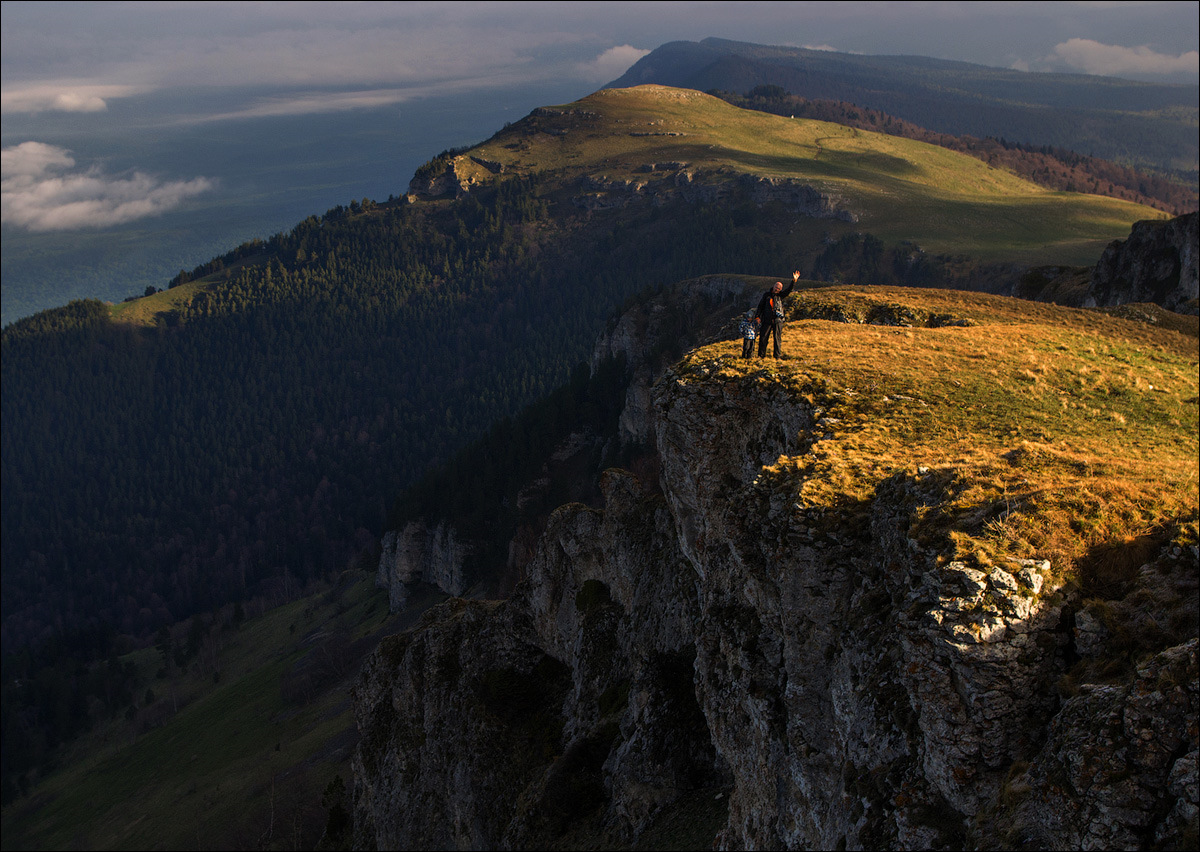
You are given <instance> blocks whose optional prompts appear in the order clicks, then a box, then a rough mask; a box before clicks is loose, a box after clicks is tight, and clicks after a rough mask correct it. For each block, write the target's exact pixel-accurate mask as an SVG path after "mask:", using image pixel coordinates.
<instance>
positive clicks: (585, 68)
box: [576, 44, 650, 83]
mask: <svg viewBox="0 0 1200 852" xmlns="http://www.w3.org/2000/svg"><path fill="white" fill-rule="evenodd" d="M649 52H650V51H648V50H641V49H640V48H636V47H634V46H632V45H629V44H622V45H619V46H618V47H610V48H609V49H608V50H606V51H604V52H603V53H601V54H600V55H599V56H597V57H596V58H595V59H593V60H592V61H591V62H581V63H579V65H578V66H576V67H577V68H578V70H579V75H580V76H581V77H582V78H583V79H585V80H591V81H593V82H596V83H607V82H609V81H610V80H615V79H616V78H617V77H620V76H621V75H622V74H624V73H625V72H626V71H628V70H629V69H630V67H631V66H632V65H633V64H634V63H635V62H637V61H638V60H639V59H641V58H642V57H643V56H645V55H646V54H648V53H649Z"/></svg>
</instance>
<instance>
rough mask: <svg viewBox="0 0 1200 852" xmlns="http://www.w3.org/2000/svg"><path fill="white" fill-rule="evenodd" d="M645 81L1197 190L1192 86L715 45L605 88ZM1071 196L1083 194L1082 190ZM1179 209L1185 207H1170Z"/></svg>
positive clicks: (658, 60)
mask: <svg viewBox="0 0 1200 852" xmlns="http://www.w3.org/2000/svg"><path fill="white" fill-rule="evenodd" d="M645 83H659V84H662V85H667V86H679V87H686V88H690V89H697V90H699V91H703V92H707V91H714V90H715V91H722V92H736V93H745V92H750V91H751V90H752V89H754V88H755V87H757V86H779V87H781V88H783V89H784V90H786V91H788V92H791V93H793V94H794V95H796V96H798V97H800V98H802V99H806V100H816V101H835V102H842V103H848V104H853V105H855V106H857V107H859V108H860V109H866V110H878V111H881V112H883V113H887V114H888V115H891V116H894V117H896V118H898V119H902V120H904V121H907V122H911V123H912V124H915V125H917V126H919V127H922V128H927V129H928V130H930V131H933V132H934V133H939V134H950V135H953V136H972V137H976V138H978V139H985V138H989V137H990V138H993V139H1007V140H1009V142H1010V143H1018V144H1022V145H1029V146H1034V147H1035V149H1037V150H1040V149H1041V148H1042V146H1049V147H1050V148H1053V149H1065V150H1067V151H1073V152H1078V153H1080V154H1083V153H1086V154H1088V155H1089V156H1091V157H1099V158H1103V159H1106V160H1112V161H1114V162H1117V163H1122V164H1126V165H1131V166H1134V167H1136V168H1140V169H1149V170H1152V171H1154V172H1156V173H1160V174H1164V175H1167V176H1170V177H1172V178H1173V179H1174V180H1176V181H1177V182H1179V183H1181V184H1182V185H1183V186H1185V187H1187V188H1190V189H1191V191H1192V193H1193V194H1194V193H1195V192H1196V188H1197V178H1198V175H1197V161H1198V159H1200V142H1197V137H1196V123H1197V115H1198V114H1200V90H1198V88H1197V87H1195V86H1177V85H1156V84H1151V83H1137V82H1133V81H1129V80H1121V79H1117V78H1114V77H1096V76H1090V75H1083V74H1031V73H1026V72H1021V71H1013V70H1009V69H1002V68H989V67H986V66H983V65H974V64H971V63H966V62H952V61H948V60H942V59H930V58H927V57H920V56H863V55H858V54H849V53H835V52H832V51H823V50H807V49H804V48H798V47H772V46H766V45H758V44H748V43H744V42H737V41H729V40H727V39H720V38H707V39H704V40H703V41H701V42H689V41H676V42H670V43H668V44H664V45H662V46H661V47H659V48H658V49H656V50H654V51H652V52H651V53H649V54H648V55H646V56H644V57H642V58H641V59H640V60H638V62H636V63H635V64H634V65H633V66H632V67H631V68H630V69H629V70H628V71H627V72H625V74H624V75H622V76H621V77H620V78H618V79H617V80H615V81H613V82H612V83H610V84H609V85H610V86H637V85H642V84H645ZM796 114H797V115H799V113H796ZM830 120H835V121H836V120H839V119H830ZM870 129H872V130H880V131H882V132H894V131H893V130H889V129H887V128H885V127H871V128H870ZM939 144H940V143H939ZM1095 176H1096V177H1097V178H1098V179H1099V180H1101V181H1106V180H1112V178H1106V177H1103V176H1101V175H1099V174H1096V175H1095ZM1115 183H1116V182H1115V181H1114V184H1115ZM1079 189H1080V191H1083V192H1088V191H1093V190H1089V189H1088V188H1087V185H1086V184H1085V183H1080V184H1079ZM1142 194H1143V195H1151V197H1154V196H1152V194H1151V193H1145V192H1143V193H1142ZM1163 200H1165V199H1163ZM1167 209H1171V208H1167ZM1186 209H1191V208H1185V209H1182V210H1181V209H1178V208H1175V210H1174V212H1181V213H1182V212H1186Z"/></svg>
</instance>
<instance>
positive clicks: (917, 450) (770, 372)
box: [691, 287, 1200, 570]
mask: <svg viewBox="0 0 1200 852" xmlns="http://www.w3.org/2000/svg"><path fill="white" fill-rule="evenodd" d="M791 302H792V304H791V306H790V310H791V314H792V316H793V317H803V316H804V315H806V314H821V315H828V314H829V313H830V311H831V310H834V309H836V310H838V311H840V312H841V313H842V314H845V315H848V316H851V317H854V316H863V315H865V314H866V313H868V312H870V311H871V310H873V309H874V310H875V311H876V313H882V314H883V315H884V316H901V315H903V316H910V317H916V318H917V320H918V321H923V319H924V318H927V317H929V316H931V315H932V316H935V317H937V316H941V317H942V321H946V320H947V319H949V318H957V319H959V320H963V321H967V322H969V323H971V324H970V325H965V326H948V327H940V328H930V327H893V326H883V325H868V324H860V323H858V322H850V323H847V322H835V321H830V320H825V319H795V318H793V319H792V320H791V321H790V322H789V323H788V325H787V328H786V330H785V332H784V335H783V345H784V352H785V353H790V355H791V357H790V358H788V359H786V360H783V361H781V362H775V361H767V362H765V363H764V362H760V361H757V360H752V361H743V360H741V359H740V358H739V357H738V355H739V354H740V341H729V342H722V343H718V344H714V345H712V346H709V347H706V348H705V349H702V350H699V351H697V352H696V353H694V354H693V355H692V356H691V358H692V363H694V364H697V365H699V364H707V365H708V370H709V372H710V375H711V374H713V370H714V369H715V370H717V371H718V372H717V373H716V374H717V375H722V376H724V377H725V378H727V379H735V380H748V381H772V382H780V383H783V384H784V385H786V386H789V387H792V388H794V389H795V392H796V393H797V394H802V395H803V394H805V393H807V391H806V390H805V388H811V387H814V386H819V385H821V384H822V383H827V387H828V389H829V390H830V391H832V393H830V394H826V400H829V401H830V402H827V403H826V404H828V406H829V410H828V411H827V413H826V415H825V416H827V417H830V418H834V419H836V420H837V421H839V422H838V423H836V424H835V425H832V426H831V427H830V428H829V429H828V434H827V435H826V436H825V437H824V438H822V439H820V440H818V441H817V442H816V443H815V444H814V445H813V447H812V449H811V450H810V451H809V452H807V453H804V454H801V455H797V456H791V457H782V458H780V459H779V460H778V463H777V465H776V467H775V469H774V471H773V473H774V475H775V476H783V477H785V478H791V479H792V480H793V481H794V482H795V483H796V484H797V485H796V487H797V499H798V500H799V501H800V502H802V503H803V504H806V505H813V506H820V505H827V506H832V505H837V504H839V503H840V504H844V503H845V502H846V501H847V500H851V501H856V502H857V501H863V500H866V499H869V497H870V496H871V495H872V494H873V493H874V492H875V490H876V488H877V487H878V486H879V484H880V483H881V482H882V481H883V480H885V479H887V478H888V477H890V476H892V475H894V474H895V473H897V472H898V471H905V472H908V473H910V474H915V473H916V472H917V471H918V469H922V468H923V469H927V470H928V471H929V472H931V475H934V476H937V477H940V479H941V481H942V482H943V483H944V492H945V494H946V495H947V498H946V500H945V501H944V502H941V503H939V504H938V505H936V506H930V507H926V508H927V512H919V513H918V514H919V515H922V520H921V522H920V523H918V525H917V528H916V534H917V535H918V537H922V538H926V539H929V540H931V541H932V540H937V541H939V542H941V543H942V544H943V545H945V544H946V543H947V542H948V543H950V544H952V545H953V546H952V548H951V550H952V551H953V555H955V556H956V557H957V558H964V557H965V558H969V557H971V556H976V557H978V558H979V559H980V560H984V561H986V560H990V559H995V558H1000V557H1003V556H1017V557H1030V558H1033V557H1036V558H1047V559H1050V560H1051V562H1052V563H1053V564H1054V565H1055V566H1056V568H1058V569H1060V570H1061V569H1067V568H1068V567H1069V566H1071V565H1073V564H1074V563H1075V562H1076V561H1077V560H1079V559H1080V558H1081V557H1083V556H1084V555H1085V554H1086V553H1088V552H1089V551H1091V550H1093V549H1095V548H1097V547H1098V546H1100V545H1102V544H1103V543H1105V542H1112V541H1122V540H1129V539H1134V538H1136V537H1138V536H1140V535H1143V534H1145V533H1147V532H1148V531H1149V530H1152V529H1154V528H1156V527H1158V526H1159V525H1162V524H1164V523H1166V522H1169V521H1170V520H1172V519H1174V518H1177V517H1180V516H1183V515H1187V514H1188V513H1189V512H1194V511H1195V508H1196V506H1197V504H1198V503H1200V500H1198V497H1197V490H1198V489H1197V469H1198V464H1200V458H1198V451H1197V426H1198V424H1197V394H1198V390H1200V388H1198V373H1197V366H1198V360H1197V344H1196V339H1195V338H1194V337H1190V336H1186V335H1184V334H1180V333H1178V332H1175V331H1168V330H1164V329H1160V328H1155V327H1154V326H1151V325H1147V324H1145V323H1139V322H1132V321H1129V320H1121V319H1117V318H1113V317H1110V316H1106V315H1103V314H1100V313H1098V312H1093V311H1083V310H1075V309H1069V308H1060V307H1056V306H1053V305H1043V304H1038V303H1031V302H1024V301H1020V300H1015V299H1006V298H1000V297H992V296H986V295H980V294H971V293H965V292H957V291H938V290H904V289H899V288H866V287H840V288H819V289H810V290H807V291H804V292H799V293H797V294H796V295H794V296H793V297H792V298H791ZM881 306H883V307H884V308H886V310H882V311H881V310H880V308H881ZM943 551H945V547H943Z"/></svg>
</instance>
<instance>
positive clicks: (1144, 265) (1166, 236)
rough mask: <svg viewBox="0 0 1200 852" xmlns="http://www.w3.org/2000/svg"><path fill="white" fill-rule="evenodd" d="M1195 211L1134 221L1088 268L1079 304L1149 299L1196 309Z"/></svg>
mask: <svg viewBox="0 0 1200 852" xmlns="http://www.w3.org/2000/svg"><path fill="white" fill-rule="evenodd" d="M1198 222H1200V214H1198V213H1189V214H1187V215H1186V216H1179V217H1176V218H1174V219H1171V220H1169V221H1166V222H1152V221H1147V222H1138V223H1136V224H1135V225H1134V226H1133V230H1132V231H1131V232H1130V234H1129V239H1127V240H1115V241H1113V243H1112V244H1110V245H1109V247H1108V248H1107V249H1105V251H1104V254H1103V255H1102V256H1101V258H1100V262H1099V263H1097V264H1096V268H1095V269H1094V270H1093V271H1092V277H1091V281H1090V282H1089V284H1088V289H1087V293H1086V295H1085V296H1084V301H1083V306H1084V307H1088V308H1093V307H1110V306H1113V305H1123V304H1126V303H1129V302H1152V303H1154V304H1157V305H1161V306H1162V307H1164V308H1166V309H1167V310H1171V311H1178V312H1180V313H1192V314H1194V313H1196V299H1197V298H1200V276H1198V274H1197V268H1198V267H1197V264H1198V260H1197V254H1200V225H1198Z"/></svg>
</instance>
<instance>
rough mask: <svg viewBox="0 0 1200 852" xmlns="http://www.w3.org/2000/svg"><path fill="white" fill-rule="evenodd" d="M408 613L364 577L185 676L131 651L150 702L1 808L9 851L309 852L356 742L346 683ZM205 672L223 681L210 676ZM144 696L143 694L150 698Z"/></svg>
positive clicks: (256, 625)
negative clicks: (393, 613)
mask: <svg viewBox="0 0 1200 852" xmlns="http://www.w3.org/2000/svg"><path fill="white" fill-rule="evenodd" d="M443 598H444V595H441V594H432V593H430V594H424V595H418V596H416V597H415V598H414V600H413V603H414V606H413V607H412V608H411V609H410V610H409V612H408V613H407V614H406V615H405V616H402V617H397V618H390V617H389V615H388V609H387V598H386V595H385V594H384V593H383V592H380V591H378V590H376V589H374V588H373V583H372V578H371V577H369V576H368V575H366V574H357V575H355V574H347V575H345V576H344V577H343V578H342V580H341V581H340V582H339V583H338V584H337V585H335V586H333V587H331V588H325V589H321V590H318V591H317V592H314V593H313V594H311V595H309V596H308V597H304V598H301V599H299V600H296V601H293V602H291V603H289V604H286V605H284V606H280V607H277V608H275V609H272V610H269V611H268V612H266V613H264V614H263V615H261V616H259V617H255V618H251V619H249V620H247V621H245V622H244V623H242V624H241V625H240V626H238V627H236V628H233V627H230V626H229V625H226V626H225V628H224V629H222V630H219V631H216V632H215V633H214V636H215V637H217V638H216V639H215V640H214V641H213V643H212V646H211V649H212V650H211V651H210V652H208V653H206V654H203V655H201V656H202V658H201V659H200V660H198V661H197V662H196V663H194V664H193V665H191V666H190V667H189V670H188V671H187V672H185V673H183V674H180V675H177V676H175V677H172V678H170V679H163V678H158V677H156V676H155V671H156V670H157V668H158V667H159V662H160V661H159V655H158V653H157V652H156V651H155V650H154V649H153V648H150V649H147V650H145V651H138V652H134V653H133V654H132V655H130V657H129V658H128V659H129V660H130V661H132V662H134V663H135V664H136V665H137V666H138V668H139V671H140V672H141V681H142V682H141V686H140V687H139V692H141V691H143V690H147V689H148V690H151V691H152V692H153V694H154V697H153V699H152V700H150V701H145V702H139V703H140V704H141V706H140V707H139V708H138V710H137V712H136V713H134V712H131V713H130V714H128V715H127V716H126V717H125V718H123V719H115V720H112V721H110V722H108V723H106V724H103V725H100V726H98V727H97V728H96V729H95V730H93V731H92V732H91V733H90V734H89V735H87V736H86V737H85V738H84V739H82V740H80V741H78V742H76V743H74V744H73V746H72V748H71V749H70V751H69V752H68V753H66V754H64V755H63V757H62V759H61V760H60V761H59V765H58V767H57V768H55V769H54V770H52V771H50V772H49V773H47V774H46V775H45V776H44V777H43V778H41V779H40V780H39V781H38V782H37V783H36V784H35V785H34V786H33V788H32V789H31V791H30V795H29V796H27V797H24V798H21V799H19V800H17V801H16V802H14V803H12V804H10V805H8V806H6V807H5V808H4V814H3V820H4V836H3V848H4V849H311V848H313V847H314V846H315V845H316V844H317V842H318V841H319V840H320V839H321V835H322V833H323V832H324V830H325V827H326V823H327V819H328V814H329V811H328V805H323V804H322V801H323V799H324V798H325V797H324V792H325V790H326V788H327V787H328V786H329V785H330V783H331V782H333V781H334V779H335V778H338V777H340V778H341V779H342V781H343V784H344V786H345V792H346V796H347V799H346V804H347V806H348V803H349V799H348V796H349V793H350V789H351V787H352V781H351V774H350V768H349V757H350V753H351V750H352V747H353V745H354V742H355V741H356V739H357V733H356V730H355V725H354V717H353V712H352V707H351V703H350V694H349V684H350V682H351V681H352V680H353V679H354V677H355V676H356V675H357V673H358V666H359V664H360V661H361V659H362V656H363V654H365V653H366V652H367V651H369V650H370V649H372V648H373V647H374V645H375V643H376V642H377V640H378V637H379V636H380V635H381V634H382V633H384V632H387V633H391V632H395V631H396V630H399V629H402V628H404V627H405V626H407V625H408V624H409V623H411V622H412V621H413V620H415V619H416V617H417V616H418V615H419V614H420V613H421V612H422V611H423V610H424V608H425V607H427V606H428V605H430V604H432V603H436V602H437V601H439V600H441V599H443ZM213 672H216V673H217V675H216V677H214V675H213ZM148 697H149V696H148Z"/></svg>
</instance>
